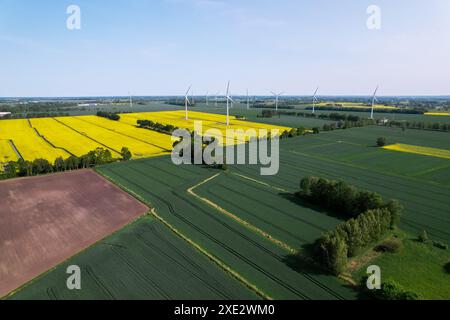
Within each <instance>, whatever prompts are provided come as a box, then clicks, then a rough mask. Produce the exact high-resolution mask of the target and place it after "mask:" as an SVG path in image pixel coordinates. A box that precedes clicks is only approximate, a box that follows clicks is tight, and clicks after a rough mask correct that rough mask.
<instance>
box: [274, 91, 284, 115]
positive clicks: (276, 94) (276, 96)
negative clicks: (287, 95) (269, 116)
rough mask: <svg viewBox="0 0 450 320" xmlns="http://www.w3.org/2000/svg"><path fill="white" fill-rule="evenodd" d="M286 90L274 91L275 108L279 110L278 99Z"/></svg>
mask: <svg viewBox="0 0 450 320" xmlns="http://www.w3.org/2000/svg"><path fill="white" fill-rule="evenodd" d="M283 93H284V92H280V93H275V92H273V91H272V94H273V95H274V96H275V109H276V110H277V111H278V99H279V98H280V96H281V95H282V94H283Z"/></svg>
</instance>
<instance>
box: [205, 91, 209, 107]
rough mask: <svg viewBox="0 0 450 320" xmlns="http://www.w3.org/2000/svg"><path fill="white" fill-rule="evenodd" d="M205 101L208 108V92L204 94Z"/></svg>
mask: <svg viewBox="0 0 450 320" xmlns="http://www.w3.org/2000/svg"><path fill="white" fill-rule="evenodd" d="M205 100H206V105H207V106H209V91H207V92H206V96H205Z"/></svg>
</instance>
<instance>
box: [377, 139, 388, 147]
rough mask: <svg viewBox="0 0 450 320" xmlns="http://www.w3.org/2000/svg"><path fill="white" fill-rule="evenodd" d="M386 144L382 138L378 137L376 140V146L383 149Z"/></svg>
mask: <svg viewBox="0 0 450 320" xmlns="http://www.w3.org/2000/svg"><path fill="white" fill-rule="evenodd" d="M386 144H387V140H386V138H384V137H380V138H378V139H377V146H379V147H384V146H385V145H386Z"/></svg>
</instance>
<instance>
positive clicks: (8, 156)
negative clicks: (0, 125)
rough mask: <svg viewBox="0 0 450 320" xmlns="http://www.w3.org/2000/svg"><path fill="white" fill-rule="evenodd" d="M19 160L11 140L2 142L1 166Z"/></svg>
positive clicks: (0, 151)
mask: <svg viewBox="0 0 450 320" xmlns="http://www.w3.org/2000/svg"><path fill="white" fill-rule="evenodd" d="M17 160H18V158H17V155H16V153H15V152H14V149H13V148H12V146H11V144H10V142H9V140H0V164H1V163H7V162H9V161H17Z"/></svg>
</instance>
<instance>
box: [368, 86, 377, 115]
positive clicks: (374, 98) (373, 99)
mask: <svg viewBox="0 0 450 320" xmlns="http://www.w3.org/2000/svg"><path fill="white" fill-rule="evenodd" d="M378 87H379V86H377V88H376V89H375V92H374V93H373V97H372V110H371V112H370V119H372V120H373V113H374V110H375V101H377V102H378V99H377V92H378Z"/></svg>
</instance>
